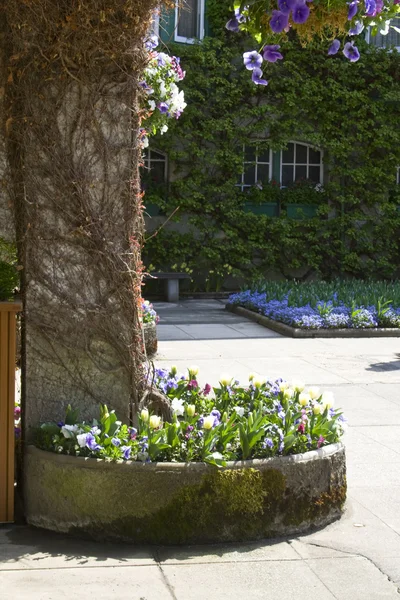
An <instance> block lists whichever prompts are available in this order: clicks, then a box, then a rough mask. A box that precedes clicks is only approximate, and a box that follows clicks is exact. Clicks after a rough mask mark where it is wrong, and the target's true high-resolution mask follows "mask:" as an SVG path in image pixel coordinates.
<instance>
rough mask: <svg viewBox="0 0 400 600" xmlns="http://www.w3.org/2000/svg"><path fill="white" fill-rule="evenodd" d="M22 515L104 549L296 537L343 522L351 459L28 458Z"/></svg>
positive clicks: (340, 450) (334, 451)
mask: <svg viewBox="0 0 400 600" xmlns="http://www.w3.org/2000/svg"><path fill="white" fill-rule="evenodd" d="M24 471H25V482H24V483H25V485H24V491H25V515H26V519H27V522H28V523H29V524H31V525H34V526H37V527H44V528H46V529H51V530H54V531H60V532H66V533H71V534H80V535H82V534H84V535H86V536H87V535H89V536H91V537H93V538H95V539H100V540H124V541H129V542H137V543H143V542H145V543H157V544H182V543H196V542H200V543H201V542H222V541H224V542H225V541H241V540H256V539H260V538H266V537H275V536H280V535H287V534H295V533H300V532H304V531H306V530H308V529H310V528H312V527H321V526H323V525H326V524H327V523H329V522H331V521H332V520H334V519H336V518H338V517H339V516H340V514H341V512H342V508H343V504H344V502H345V498H346V465H345V451H344V447H343V445H342V444H332V445H330V446H326V447H325V448H321V449H320V450H315V451H312V452H307V453H305V454H298V455H293V456H287V457H277V458H271V459H264V460H253V461H246V462H236V463H233V462H232V463H228V465H227V467H226V468H224V469H217V468H215V467H211V466H209V465H205V464H203V463H190V464H180V463H147V464H142V463H138V462H127V463H122V462H120V463H112V462H105V461H103V460H97V459H92V458H89V459H85V458H77V457H71V456H62V455H58V454H53V453H50V452H44V451H42V450H38V449H37V448H34V447H33V446H29V447H28V448H27V452H26V456H25V468H24Z"/></svg>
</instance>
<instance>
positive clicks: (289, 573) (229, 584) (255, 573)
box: [163, 561, 372, 600]
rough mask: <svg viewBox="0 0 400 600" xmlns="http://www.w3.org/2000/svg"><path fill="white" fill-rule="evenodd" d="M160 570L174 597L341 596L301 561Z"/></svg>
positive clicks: (326, 599)
mask: <svg viewBox="0 0 400 600" xmlns="http://www.w3.org/2000/svg"><path fill="white" fill-rule="evenodd" d="M163 572H164V573H165V575H166V577H167V580H168V582H169V583H170V585H171V586H172V588H173V591H174V593H175V596H176V598H177V600H200V599H201V598H207V600H225V599H226V600H228V599H229V600H231V599H232V600H234V599H236V598H249V599H250V598H251V600H265V599H266V598H272V597H273V598H277V599H278V598H279V599H281V598H282V599H283V598H293V599H296V600H310V598H318V599H319V600H340V599H335V596H334V595H333V594H332V593H331V592H330V591H329V590H328V589H327V588H326V586H325V585H324V584H323V583H321V581H320V580H319V578H318V576H317V575H316V574H315V573H313V571H312V570H311V569H310V568H309V567H308V566H307V565H305V563H304V562H302V561H286V562H284V561H281V562H272V561H271V562H252V563H251V565H248V564H246V563H225V564H221V563H218V564H212V563H209V564H201V565H165V566H164V565H163ZM371 600H372V599H371Z"/></svg>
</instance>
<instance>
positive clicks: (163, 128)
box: [160, 125, 168, 135]
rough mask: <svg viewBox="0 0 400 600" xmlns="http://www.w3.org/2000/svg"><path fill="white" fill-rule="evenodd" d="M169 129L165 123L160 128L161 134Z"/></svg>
mask: <svg viewBox="0 0 400 600" xmlns="http://www.w3.org/2000/svg"><path fill="white" fill-rule="evenodd" d="M167 131H168V125H163V126H162V127H161V129H160V133H161V135H163V134H164V133H167Z"/></svg>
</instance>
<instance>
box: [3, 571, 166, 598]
mask: <svg viewBox="0 0 400 600" xmlns="http://www.w3.org/2000/svg"><path fill="white" fill-rule="evenodd" d="M0 589H1V590H2V591H1V599H2V600H66V599H68V600H70V599H74V600H75V598H96V600H126V599H127V598H130V599H132V600H169V599H173V595H172V594H171V592H170V590H169V588H168V587H167V585H166V583H165V581H164V578H163V576H162V573H161V572H160V569H159V568H158V567H157V566H154V567H111V568H98V569H96V568H90V567H89V568H85V567H80V568H73V569H49V570H33V571H29V570H27V571H8V572H7V571H0Z"/></svg>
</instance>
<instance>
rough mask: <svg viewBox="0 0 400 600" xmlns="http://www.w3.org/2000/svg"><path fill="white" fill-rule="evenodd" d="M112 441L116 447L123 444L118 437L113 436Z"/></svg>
mask: <svg viewBox="0 0 400 600" xmlns="http://www.w3.org/2000/svg"><path fill="white" fill-rule="evenodd" d="M111 443H112V445H113V446H115V447H116V448H119V446H120V445H121V440H119V439H118V438H112V440H111Z"/></svg>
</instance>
